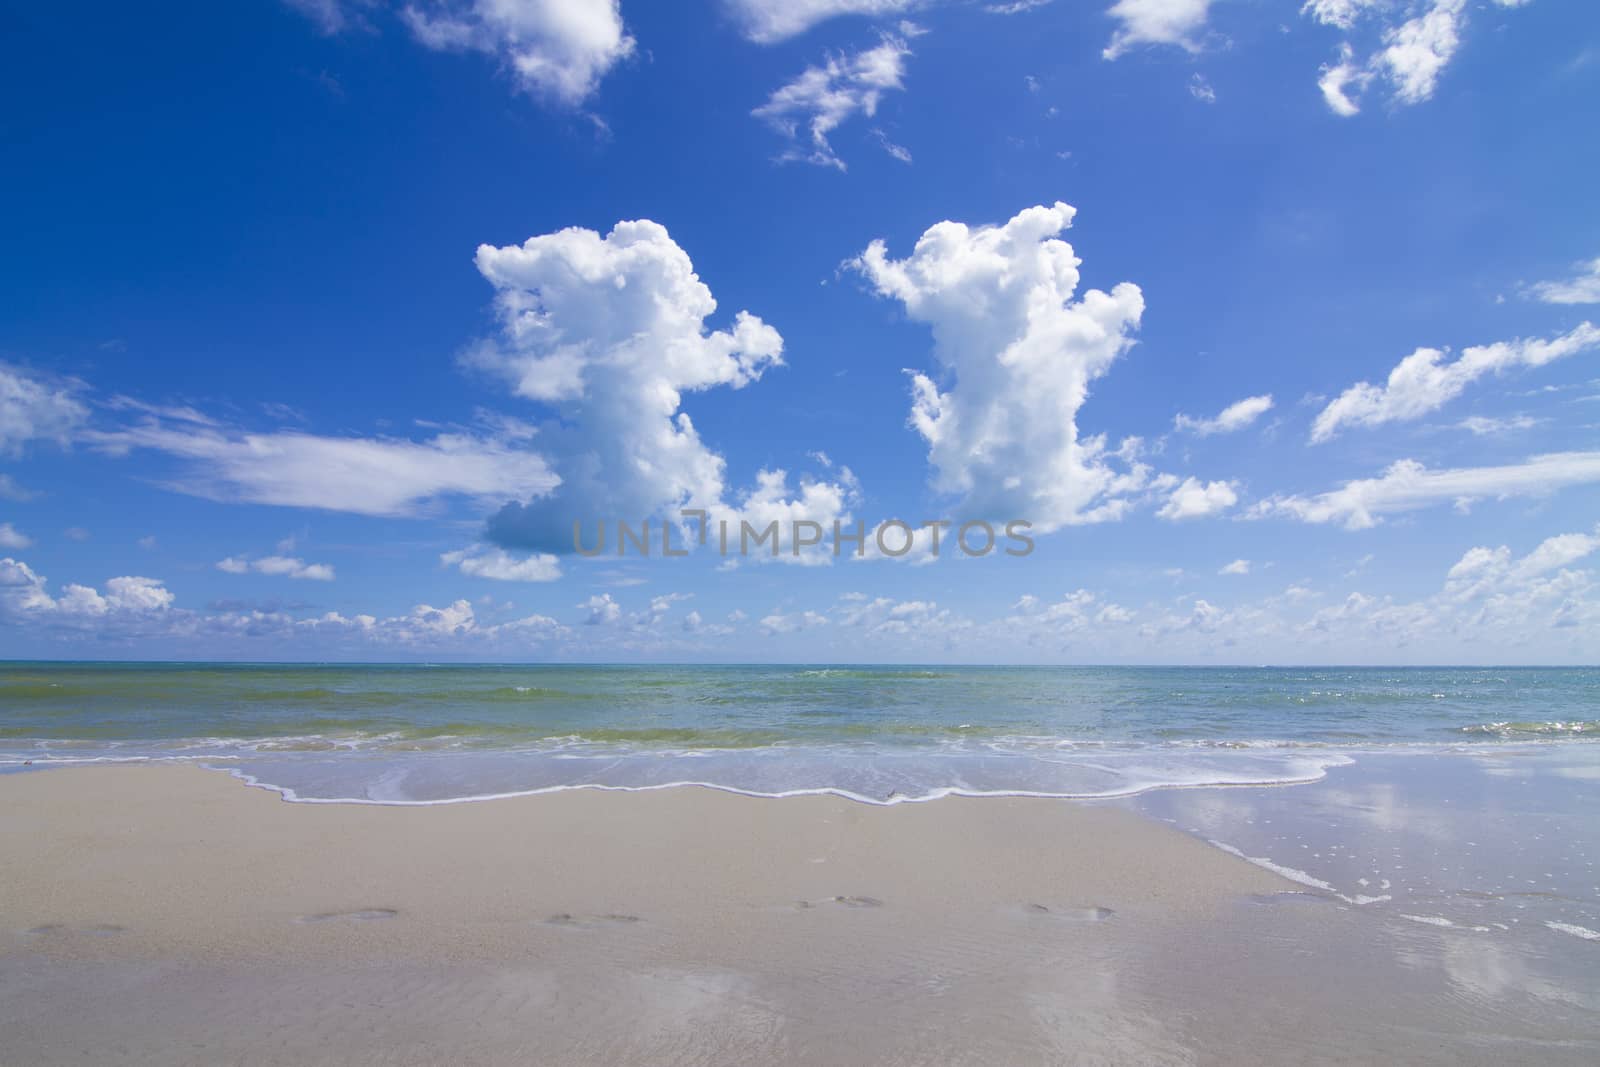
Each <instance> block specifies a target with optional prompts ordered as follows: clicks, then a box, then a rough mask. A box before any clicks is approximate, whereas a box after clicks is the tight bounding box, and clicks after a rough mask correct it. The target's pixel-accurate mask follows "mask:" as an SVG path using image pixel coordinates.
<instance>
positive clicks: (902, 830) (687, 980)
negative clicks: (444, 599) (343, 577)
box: [0, 766, 1594, 1064]
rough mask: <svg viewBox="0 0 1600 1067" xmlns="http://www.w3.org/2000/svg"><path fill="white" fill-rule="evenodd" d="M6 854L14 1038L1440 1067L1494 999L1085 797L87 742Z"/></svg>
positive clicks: (150, 1054) (118, 1053) (95, 1059)
mask: <svg viewBox="0 0 1600 1067" xmlns="http://www.w3.org/2000/svg"><path fill="white" fill-rule="evenodd" d="M0 849H3V852H0V855H3V856H4V865H3V867H0V1063H6V1064H12V1063H16V1064H24V1063H26V1064H32V1063H58V1062H59V1063H106V1062H131V1063H146V1062H148V1063H208V1064H209V1063H232V1062H239V1063H374V1064H402V1063H444V1062H449V1063H730V1064H731V1063H764V1062H795V1063H818V1064H833V1063H841V1064H842V1063H949V1062H972V1063H1034V1062H1038V1063H1045V1062H1071V1063H1191V1062H1240V1061H1252V1062H1275V1061H1278V1060H1280V1059H1281V1058H1283V1057H1284V1056H1289V1055H1292V1056H1294V1057H1296V1058H1309V1059H1324V1060H1327V1061H1330V1062H1332V1061H1341V1062H1366V1061H1367V1060H1369V1059H1396V1058H1399V1059H1408V1060H1415V1061H1416V1062H1440V1063H1452V1064H1456V1063H1460V1062H1463V1061H1466V1062H1471V1061H1473V1059H1474V1056H1475V1055H1478V1054H1481V1056H1480V1057H1479V1058H1480V1059H1481V1062H1495V1059H1496V1057H1499V1056H1502V1054H1503V1053H1505V1051H1506V1047H1507V1046H1506V1045H1505V1044H1504V1041H1505V1040H1509V1039H1510V1038H1507V1037H1506V1035H1507V1034H1508V1033H1509V1032H1510V1030H1514V1029H1515V1027H1514V1026H1511V1024H1510V1023H1507V1024H1505V1025H1500V1024H1496V1025H1494V1026H1492V1027H1490V1028H1489V1029H1490V1031H1491V1033H1490V1038H1491V1039H1490V1040H1488V1041H1487V1043H1486V1044H1485V1043H1482V1042H1478V1043H1474V1042H1473V1041H1471V1040H1468V1041H1467V1042H1466V1044H1464V1045H1463V1041H1462V1038H1461V1035H1460V1034H1459V1033H1455V1032H1453V1031H1452V1026H1453V1022H1452V1020H1450V1019H1449V1018H1448V1017H1444V1018H1435V1017H1436V1016H1438V1012H1437V1011H1435V1010H1434V1008H1435V1007H1437V1005H1436V1004H1435V1001H1434V999H1433V998H1435V993H1434V991H1432V990H1431V989H1430V988H1429V987H1428V986H1427V985H1426V983H1425V982H1421V981H1420V980H1411V979H1406V978H1405V976H1404V975H1402V974H1398V973H1390V972H1391V971H1393V970H1394V968H1393V964H1392V962H1391V963H1389V964H1388V967H1389V970H1388V971H1385V970H1383V968H1384V967H1385V962H1384V959H1383V958H1379V957H1376V956H1373V957H1371V958H1368V957H1363V956H1362V955H1361V954H1360V952H1359V951H1358V952H1356V953H1355V954H1354V955H1352V951H1351V950H1350V949H1349V945H1350V944H1352V940H1351V938H1350V937H1349V932H1348V931H1347V930H1346V929H1345V926H1346V925H1348V924H1349V923H1350V922H1353V921H1356V920H1355V919H1354V918H1352V917H1350V916H1348V915H1346V914H1345V913H1344V912H1343V911H1341V910H1339V909H1335V908H1333V907H1331V906H1328V905H1315V904H1311V903H1308V902H1307V903H1300V904H1295V905H1282V904H1273V903H1263V901H1279V900H1299V901H1305V900H1306V898H1304V897H1303V896H1302V897H1280V896H1278V895H1277V894H1280V893H1283V892H1285V891H1289V890H1296V889H1298V888H1299V887H1297V886H1293V885H1291V884H1290V883H1287V882H1284V881H1282V880H1281V879H1279V878H1278V877H1277V876H1276V875H1273V874H1270V873H1269V872H1266V871H1263V870H1261V869H1259V868H1257V867H1254V866H1252V865H1250V864H1248V863H1245V862H1243V861H1241V860H1238V859H1236V858H1234V857H1231V856H1228V855H1225V854H1223V853H1221V852H1219V851H1217V850H1215V849H1213V848H1211V847H1209V846H1207V845H1205V844H1204V843H1202V842H1200V841H1197V840H1195V839H1192V838H1190V837H1188V836H1186V835H1184V834H1181V833H1179V832H1177V831H1175V830H1172V829H1170V828H1167V827H1165V826H1162V825H1160V824H1158V823H1155V822H1152V821H1148V820H1146V819H1143V818H1142V817H1139V816H1137V815H1134V814H1132V813H1129V812H1127V811H1123V810H1119V809H1116V808H1114V807H1106V806H1093V805H1083V804H1074V803H1070V802H1063V801H1052V800H1030V799H1010V800H997V799H988V800H961V799H947V800H941V801H936V802H932V803H926V804H906V805H899V806H895V807H887V808H882V807H871V806H867V805H862V804H856V803H852V802H849V801H845V800H841V799H836V798H830V797H803V798H791V799H785V800H757V799H752V798H748V797H741V796H736V795H732V794H727V793H720V792H716V791H712V790H709V789H701V788H675V789H668V790H661V791H655V792H646V793H622V792H603V791H597V790H584V791H573V792H566V793H558V794H550V795H544V796H533V797H522V798H514V799H506V800H497V801H487V802H479V803H470V804H457V805H448V806H436V807H421V808H418V807H410V808H402V807H369V806H355V805H305V804H288V803H284V802H283V801H281V800H280V799H279V798H278V797H277V796H276V795H275V794H273V793H270V792H268V791H265V790H260V789H250V788H247V787H244V786H243V785H241V784H240V783H238V782H236V781H234V780H232V779H230V778H228V777H227V776H225V775H222V774H220V773H217V772H212V771H205V770H201V769H197V768H192V767H175V766H139V767H99V768H87V769H73V770H53V771H46V772H39V773H27V774H16V775H7V776H5V777H3V778H0ZM1318 945H1322V946H1323V947H1324V949H1330V948H1331V946H1335V945H1338V946H1344V948H1343V949H1341V952H1340V953H1338V954H1335V953H1332V952H1331V951H1324V952H1323V954H1322V956H1321V957H1320V958H1318V957H1317V955H1316V953H1317V951H1318V950H1317V948H1316V946H1318ZM1369 955H1370V954H1369ZM1375 969H1376V970H1377V971H1378V974H1377V975H1376V977H1375V976H1374V973H1373V972H1374V970H1375ZM1358 971H1359V972H1364V973H1356V972H1358ZM1385 975H1387V978H1386V977H1385ZM1354 982H1360V983H1362V984H1361V985H1356V984H1353V983H1354ZM1388 985H1393V986H1394V990H1395V992H1387V991H1385V990H1386V989H1387V986H1388ZM1275 997H1281V998H1282V1000H1283V1003H1282V1004H1277V1003H1273V998H1275ZM1319 997H1320V998H1322V999H1321V1000H1320V1001H1319V1000H1318V998H1319ZM1341 997H1342V998H1344V1000H1345V1001H1349V1002H1350V1003H1348V1004H1344V1005H1343V1006H1341V1003H1340V998H1341ZM1352 998H1354V999H1353V1000H1352ZM1363 998H1365V999H1368V1000H1372V1001H1374V1003H1373V1004H1372V1005H1371V1007H1372V1009H1373V1010H1372V1011H1370V1012H1368V1013H1367V1014H1366V1015H1365V1017H1363V1018H1360V1019H1350V1020H1348V1021H1346V1022H1340V1021H1337V1020H1339V1018H1340V1014H1341V1012H1345V1011H1357V1010H1359V1008H1360V1004H1361V1002H1362V1000H1363ZM1407 998H1410V999H1409V1001H1408V999H1407ZM1413 1002H1414V1003H1413ZM1408 1005H1409V1006H1408ZM1430 1005H1433V1007H1430ZM1330 1009H1331V1012H1332V1014H1331V1016H1330ZM1430 1013H1431V1014H1430ZM1230 1015H1231V1016H1232V1019H1230ZM1388 1016H1394V1020H1393V1022H1392V1023H1391V1022H1389V1021H1388V1018H1387V1017H1388ZM1330 1017H1331V1018H1333V1019H1334V1020H1336V1021H1335V1022H1334V1023H1332V1024H1330V1023H1329V1018H1330ZM1235 1019H1236V1020H1238V1022H1235V1021H1233V1020H1235ZM1246 1022H1247V1025H1241V1024H1244V1023H1246ZM1477 1022H1478V1023H1480V1024H1482V1025H1483V1026H1487V1025H1488V1024H1483V1021H1482V1020H1477ZM1513 1022H1514V1020H1513ZM1434 1023H1436V1024H1437V1025H1433V1024H1434ZM1508 1027H1510V1030H1508ZM1480 1028H1481V1027H1480ZM1527 1029H1528V1031H1529V1032H1528V1034H1525V1035H1521V1036H1517V1035H1515V1034H1512V1035H1511V1037H1513V1038H1515V1039H1516V1040H1519V1041H1527V1040H1536V1039H1537V1038H1538V1035H1539V1030H1538V1027H1536V1026H1533V1025H1532V1024H1530V1025H1529V1027H1527ZM1341 1034H1342V1035H1345V1036H1346V1037H1347V1038H1348V1039H1349V1040H1350V1041H1352V1042H1354V1044H1353V1045H1352V1046H1350V1047H1349V1048H1345V1049H1342V1050H1341V1048H1340V1047H1339V1045H1338V1044H1337V1042H1338V1041H1339V1040H1340V1035H1341ZM1470 1037H1471V1035H1469V1038H1470ZM1330 1042H1331V1043H1332V1044H1331V1045H1330ZM1386 1043H1387V1044H1386ZM1518 1047H1524V1048H1525V1047H1526V1046H1518ZM1534 1047H1536V1048H1538V1049H1539V1051H1540V1052H1541V1054H1542V1055H1544V1057H1545V1058H1550V1059H1552V1060H1558V1059H1562V1058H1563V1057H1564V1056H1570V1058H1571V1059H1572V1061H1573V1062H1582V1061H1583V1058H1586V1057H1587V1056H1588V1055H1590V1054H1592V1053H1593V1051H1594V1046H1592V1045H1590V1044H1583V1043H1580V1044H1579V1045H1577V1046H1572V1047H1568V1046H1567V1045H1562V1046H1559V1047H1555V1048H1547V1047H1544V1046H1534ZM1347 1053H1353V1055H1348V1056H1347V1055H1346V1054H1347Z"/></svg>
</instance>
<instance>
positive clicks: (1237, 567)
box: [1217, 559, 1250, 574]
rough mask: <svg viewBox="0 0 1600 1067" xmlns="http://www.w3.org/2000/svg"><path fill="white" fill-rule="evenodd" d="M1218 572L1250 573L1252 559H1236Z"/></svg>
mask: <svg viewBox="0 0 1600 1067" xmlns="http://www.w3.org/2000/svg"><path fill="white" fill-rule="evenodd" d="M1217 573H1218V574H1249V573H1250V561H1249V560H1247V559H1236V560H1234V561H1233V562H1232V563H1230V564H1228V565H1227V566H1226V567H1223V568H1222V569H1221V570H1219V571H1218V572H1217Z"/></svg>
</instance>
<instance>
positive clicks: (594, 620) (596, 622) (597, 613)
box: [578, 593, 622, 626]
mask: <svg viewBox="0 0 1600 1067" xmlns="http://www.w3.org/2000/svg"><path fill="white" fill-rule="evenodd" d="M578 607H580V608H583V609H584V610H585V611H587V612H588V613H589V614H588V617H587V618H585V619H584V620H583V621H584V624H585V625H588V626H600V625H602V624H605V623H611V622H616V621H617V620H618V619H620V618H622V605H621V604H618V603H617V602H616V601H615V600H613V599H612V598H611V594H610V593H597V594H596V595H594V596H592V597H590V598H589V599H588V600H585V601H584V602H583V603H582V604H579V605H578Z"/></svg>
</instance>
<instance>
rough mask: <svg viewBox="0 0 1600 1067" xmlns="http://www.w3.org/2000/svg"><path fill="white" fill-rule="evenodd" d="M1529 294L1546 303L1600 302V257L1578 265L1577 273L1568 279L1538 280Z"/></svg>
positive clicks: (1529, 288) (1530, 287)
mask: <svg viewBox="0 0 1600 1067" xmlns="http://www.w3.org/2000/svg"><path fill="white" fill-rule="evenodd" d="M1528 295H1530V296H1532V297H1533V298H1534V299H1535V300H1540V301H1543V302H1544V303H1546V304H1600V258H1596V259H1591V260H1589V262H1587V263H1579V264H1578V265H1577V273H1576V274H1574V275H1573V276H1572V277H1571V278H1569V279H1567V280H1566V281H1559V282H1537V283H1535V284H1534V285H1531V286H1529V287H1528Z"/></svg>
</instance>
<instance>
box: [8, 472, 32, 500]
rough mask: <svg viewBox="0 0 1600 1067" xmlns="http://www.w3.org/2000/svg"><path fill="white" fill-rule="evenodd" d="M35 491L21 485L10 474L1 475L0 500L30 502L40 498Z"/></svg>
mask: <svg viewBox="0 0 1600 1067" xmlns="http://www.w3.org/2000/svg"><path fill="white" fill-rule="evenodd" d="M38 495H39V494H38V493H35V492H34V491H33V490H31V489H29V488H28V487H27V486H25V485H21V484H19V483H18V482H17V480H16V479H15V478H13V477H11V475H9V474H0V500H17V501H28V500H32V499H33V498H34V497H36V496H38Z"/></svg>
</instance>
